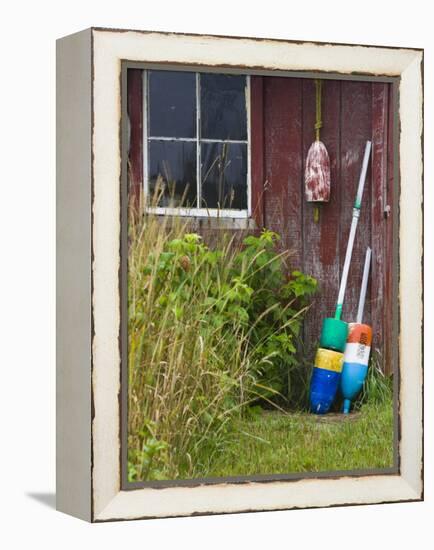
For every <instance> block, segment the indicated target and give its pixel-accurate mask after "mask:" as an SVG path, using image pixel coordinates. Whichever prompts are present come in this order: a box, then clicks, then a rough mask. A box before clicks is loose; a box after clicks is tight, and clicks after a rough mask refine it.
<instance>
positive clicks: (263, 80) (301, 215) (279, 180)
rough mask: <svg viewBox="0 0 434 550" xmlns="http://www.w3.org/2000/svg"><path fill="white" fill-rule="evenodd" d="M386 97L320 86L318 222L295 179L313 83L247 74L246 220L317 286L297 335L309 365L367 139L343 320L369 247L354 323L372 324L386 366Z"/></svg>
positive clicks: (386, 90) (370, 88) (352, 84)
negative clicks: (325, 193)
mask: <svg viewBox="0 0 434 550" xmlns="http://www.w3.org/2000/svg"><path fill="white" fill-rule="evenodd" d="M391 93H392V92H391V86H390V85H389V84H385V83H372V82H356V81H338V80H327V81H324V83H323V101H322V111H323V113H322V115H323V128H322V130H321V140H322V141H323V142H324V143H325V145H326V147H327V150H328V152H329V155H330V161H331V182H332V191H331V200H330V202H329V203H325V204H323V205H321V206H320V217H319V221H318V222H315V221H314V212H313V209H314V205H313V204H312V203H307V202H306V201H305V198H304V182H303V175H304V163H305V159H306V155H307V151H308V149H309V146H310V144H311V143H312V140H313V139H314V130H313V128H314V123H315V86H314V81H313V80H310V79H301V78H284V77H252V136H253V139H252V159H253V160H252V172H253V197H255V196H256V197H259V196H261V197H262V200H260V201H258V202H257V203H256V205H255V206H256V215H255V217H256V220H257V222H259V223H260V224H261V225H262V224H263V225H264V226H265V227H267V228H269V229H272V230H274V231H276V232H278V233H279V234H281V235H282V242H283V245H284V246H285V247H287V248H289V249H290V250H291V251H292V265H291V268H292V269H301V270H303V271H304V272H306V273H308V274H310V275H313V276H314V277H316V278H317V279H318V281H319V284H320V291H319V293H318V295H317V297H316V299H315V303H314V305H313V307H312V308H311V309H310V311H309V313H308V315H307V319H306V322H305V329H304V330H305V342H306V350H305V352H306V354H307V357H309V358H310V359H312V356H313V353H314V350H315V348H316V346H317V344H318V338H319V333H320V329H321V323H322V319H323V318H324V317H326V316H332V315H333V312H334V307H335V301H336V298H337V293H338V287H339V277H340V273H341V271H342V266H343V261H344V257H345V251H346V246H347V238H348V233H349V228H350V224H351V216H352V206H353V203H354V198H355V194H356V188H357V184H358V178H359V173H360V168H361V164H362V158H363V154H364V149H365V143H366V140H368V139H369V140H372V145H373V148H372V156H371V164H370V170H368V177H367V181H366V186H365V190H364V195H363V202H362V211H361V217H360V220H359V226H358V231H357V235H356V241H355V246H354V251H353V261H352V264H351V268H350V273H349V279H348V287H347V292H346V296H345V304H344V308H343V318H344V319H345V320H349V321H350V320H354V319H355V315H356V311H357V304H358V297H359V289H360V283H361V277H362V270H363V263H364V256H365V252H366V247H367V246H368V245H369V246H371V247H372V250H373V261H372V266H371V283H370V285H369V288H368V294H367V303H366V306H365V316H364V321H365V322H367V323H369V324H371V325H372V327H373V331H374V341H373V348H374V349H375V350H377V351H378V352H379V354H380V358H382V359H383V360H382V364H383V366H384V367H385V369H386V370H387V372H391V370H392V369H391V365H390V346H391V316H392V311H391V305H392V304H391V251H392V248H391V247H392V243H391V239H392V232H391V228H392V218H391V215H390V216H389V217H387V216H386V215H385V212H384V210H385V207H386V205H387V204H391V201H392V192H393V173H392V171H391V166H392V162H391V160H392V159H391V155H392V151H393V148H392V146H391V145H392V144H391V135H392V134H391V132H392V125H391V122H392V117H391V115H390V113H389V111H390V105H391V98H390V94H391ZM258 135H261V136H263V139H262V140H260V139H258V137H257V136H258ZM255 136H256V137H255ZM261 182H262V183H261ZM261 186H262V193H261V189H260V187H261Z"/></svg>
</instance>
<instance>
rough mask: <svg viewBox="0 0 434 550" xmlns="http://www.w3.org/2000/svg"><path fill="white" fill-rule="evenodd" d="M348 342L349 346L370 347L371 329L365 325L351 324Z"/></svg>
mask: <svg viewBox="0 0 434 550" xmlns="http://www.w3.org/2000/svg"><path fill="white" fill-rule="evenodd" d="M347 342H348V343H349V344H363V345H364V346H370V345H371V343H372V329H371V327H370V326H369V325H365V324H363V323H350V325H349V332H348V339H347Z"/></svg>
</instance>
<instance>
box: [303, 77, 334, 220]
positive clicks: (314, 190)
mask: <svg viewBox="0 0 434 550" xmlns="http://www.w3.org/2000/svg"><path fill="white" fill-rule="evenodd" d="M315 91H316V94H315V95H316V121H315V141H314V142H313V143H312V145H311V146H310V148H309V151H308V153H307V159H306V168H305V171H304V185H305V195H306V200H307V202H314V203H322V202H328V201H329V200H330V158H329V154H328V152H327V149H326V146H325V145H324V143H323V142H322V141H321V140H320V130H321V128H322V125H323V124H322V117H321V96H322V80H315ZM314 218H315V221H318V219H319V208H318V205H315V208H314Z"/></svg>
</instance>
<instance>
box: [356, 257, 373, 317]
mask: <svg viewBox="0 0 434 550" xmlns="http://www.w3.org/2000/svg"><path fill="white" fill-rule="evenodd" d="M371 253H372V250H371V249H370V248H369V246H368V248H367V249H366V256H365V267H364V268H363V278H362V288H361V289H360V298H359V307H358V309H357V318H356V323H359V324H360V323H361V322H362V320H363V310H364V309H365V301H366V289H367V288H368V279H369V269H370V267H371Z"/></svg>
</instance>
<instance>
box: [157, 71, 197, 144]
mask: <svg viewBox="0 0 434 550" xmlns="http://www.w3.org/2000/svg"><path fill="white" fill-rule="evenodd" d="M148 81H149V84H148V86H149V95H148V102H149V104H148V111H149V135H150V136H156V137H190V138H194V137H196V75H195V73H184V72H181V71H148Z"/></svg>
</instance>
